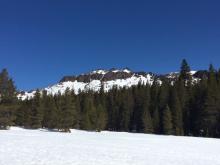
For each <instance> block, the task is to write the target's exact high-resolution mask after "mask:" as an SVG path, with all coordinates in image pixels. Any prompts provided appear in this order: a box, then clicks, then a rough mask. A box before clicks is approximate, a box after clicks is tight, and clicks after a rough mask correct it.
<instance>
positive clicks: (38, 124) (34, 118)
mask: <svg viewBox="0 0 220 165" xmlns="http://www.w3.org/2000/svg"><path fill="white" fill-rule="evenodd" d="M31 103H32V105H31V111H32V115H31V128H42V121H43V106H42V100H41V94H40V91H39V90H37V91H36V93H35V96H34V98H33V99H32V100H31Z"/></svg>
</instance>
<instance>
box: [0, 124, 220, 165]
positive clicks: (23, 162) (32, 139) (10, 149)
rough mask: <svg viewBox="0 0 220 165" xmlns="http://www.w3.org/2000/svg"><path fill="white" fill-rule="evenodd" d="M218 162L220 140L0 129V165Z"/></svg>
mask: <svg viewBox="0 0 220 165" xmlns="http://www.w3.org/2000/svg"><path fill="white" fill-rule="evenodd" d="M209 164H210V165H220V139H207V138H193V137H174V136H157V135H146V134H131V133H115V132H102V133H95V132H86V131H78V130H72V133H59V132H48V131H46V130H25V129H22V128H17V127H13V128H11V130H9V131H0V165H209Z"/></svg>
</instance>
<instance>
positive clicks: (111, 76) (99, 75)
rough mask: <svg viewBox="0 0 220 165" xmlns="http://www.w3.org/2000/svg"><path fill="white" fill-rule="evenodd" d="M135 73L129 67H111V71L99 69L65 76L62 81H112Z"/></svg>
mask: <svg viewBox="0 0 220 165" xmlns="http://www.w3.org/2000/svg"><path fill="white" fill-rule="evenodd" d="M133 74H134V73H133V72H132V71H130V70H128V69H123V70H116V69H115V70H114V69H111V70H109V71H106V70H97V71H93V72H90V73H87V74H82V75H79V76H65V77H63V78H62V79H61V80H60V82H66V81H78V82H84V83H89V82H91V81H92V80H100V81H111V80H115V79H126V78H129V77H131V76H132V75H133Z"/></svg>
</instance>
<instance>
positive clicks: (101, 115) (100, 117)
mask: <svg viewBox="0 0 220 165" xmlns="http://www.w3.org/2000/svg"><path fill="white" fill-rule="evenodd" d="M96 111H97V112H96V114H97V117H96V118H97V119H96V124H95V125H96V130H97V131H98V132H100V131H101V130H104V129H105V128H106V124H107V116H106V109H105V108H104V107H103V106H102V105H101V104H99V105H98V107H97V108H96Z"/></svg>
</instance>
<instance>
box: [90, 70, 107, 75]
mask: <svg viewBox="0 0 220 165" xmlns="http://www.w3.org/2000/svg"><path fill="white" fill-rule="evenodd" d="M106 73H108V71H106V70H101V69H99V70H94V71H92V72H91V74H106Z"/></svg>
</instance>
